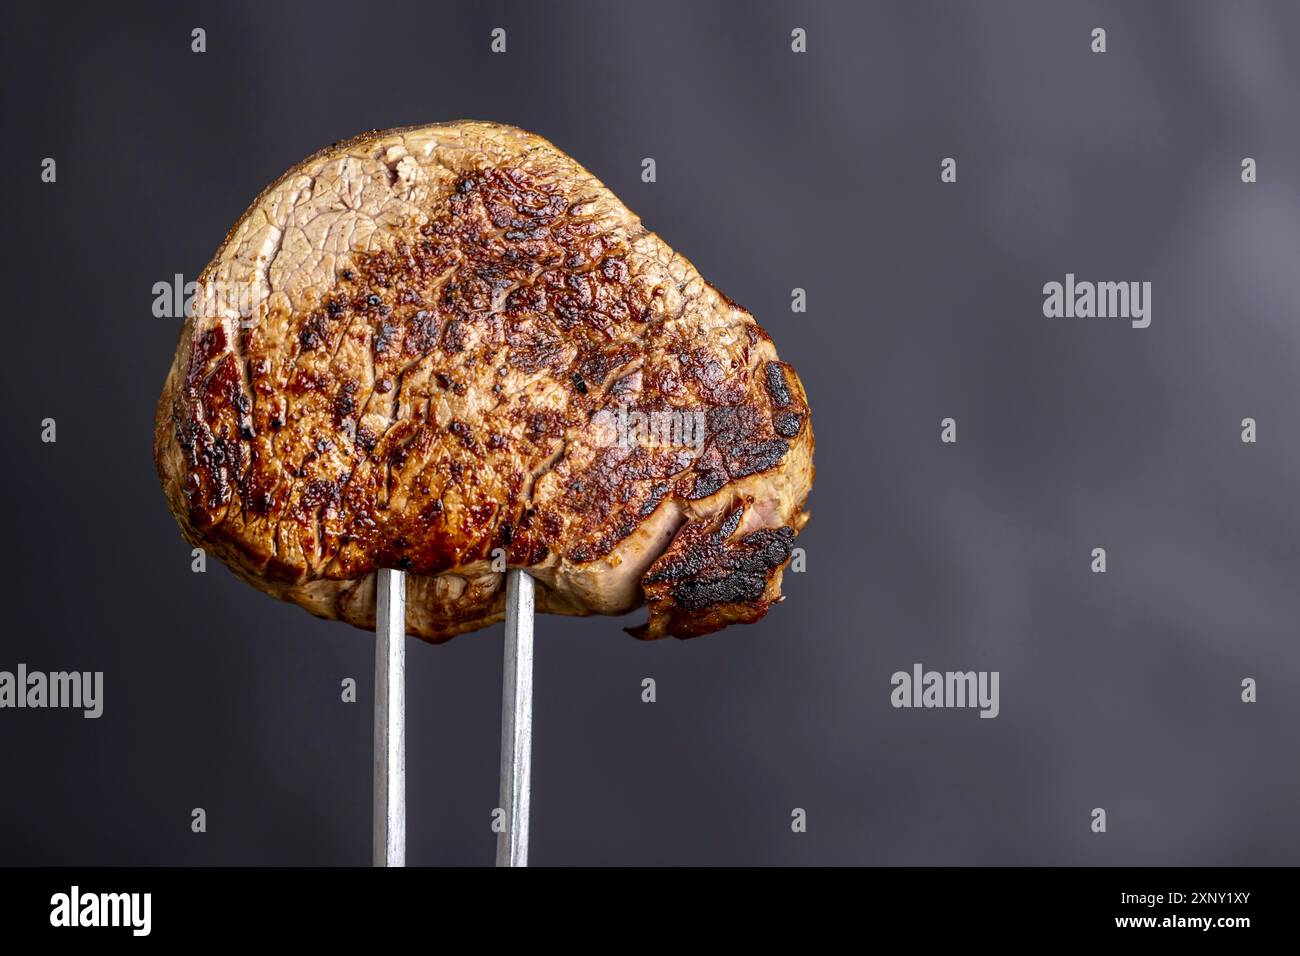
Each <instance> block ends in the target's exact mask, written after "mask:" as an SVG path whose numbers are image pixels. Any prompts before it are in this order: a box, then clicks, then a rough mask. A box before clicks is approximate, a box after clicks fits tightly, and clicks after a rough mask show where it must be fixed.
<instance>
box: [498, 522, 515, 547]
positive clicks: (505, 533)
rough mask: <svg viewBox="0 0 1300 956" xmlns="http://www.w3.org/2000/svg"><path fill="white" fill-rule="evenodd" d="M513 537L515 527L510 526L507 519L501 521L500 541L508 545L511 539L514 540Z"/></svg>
mask: <svg viewBox="0 0 1300 956" xmlns="http://www.w3.org/2000/svg"><path fill="white" fill-rule="evenodd" d="M514 539H515V529H514V528H513V527H512V526H511V524H510V522H509V521H506V522H503V523H502V525H501V541H502V542H503V543H504V544H506V545H509V544H510V543H511V542H512V541H514Z"/></svg>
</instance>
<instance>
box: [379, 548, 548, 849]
mask: <svg viewBox="0 0 1300 956" xmlns="http://www.w3.org/2000/svg"><path fill="white" fill-rule="evenodd" d="M375 588H376V594H375V605H376V607H375V754H374V758H375V788H374V813H375V817H374V819H375V825H374V852H373V856H372V862H373V864H374V865H375V866H406V576H405V575H404V574H403V573H402V572H401V571H393V570H389V569H382V570H380V571H379V573H378V575H377V576H376V580H375ZM532 758H533V579H532V578H531V577H529V576H528V574H527V573H526V572H524V571H520V570H517V569H512V570H509V571H507V572H506V642H505V667H504V674H503V677H502V682H501V810H502V811H503V812H504V814H505V819H504V820H503V821H502V822H503V823H504V825H505V826H504V829H503V830H502V831H501V832H500V833H499V834H498V835H497V866H527V865H528V795H529V790H530V787H531V781H532Z"/></svg>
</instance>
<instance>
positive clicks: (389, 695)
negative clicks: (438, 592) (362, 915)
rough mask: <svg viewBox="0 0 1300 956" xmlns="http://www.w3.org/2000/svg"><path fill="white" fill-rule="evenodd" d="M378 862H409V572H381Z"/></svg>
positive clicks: (376, 760) (377, 670)
mask: <svg viewBox="0 0 1300 956" xmlns="http://www.w3.org/2000/svg"><path fill="white" fill-rule="evenodd" d="M375 592H376V593H375V751H374V770H375V777H374V842H373V849H372V854H371V862H372V863H373V865H375V866H406V576H405V575H404V574H403V573H402V572H401V571H392V570H388V569H386V568H385V569H381V570H380V571H379V572H378V574H376V576H375Z"/></svg>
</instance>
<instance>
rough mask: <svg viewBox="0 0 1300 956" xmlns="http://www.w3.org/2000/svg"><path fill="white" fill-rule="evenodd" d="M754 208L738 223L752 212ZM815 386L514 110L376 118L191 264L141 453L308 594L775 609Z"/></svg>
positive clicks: (702, 625) (670, 626)
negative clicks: (392, 584) (189, 289)
mask: <svg viewBox="0 0 1300 956" xmlns="http://www.w3.org/2000/svg"><path fill="white" fill-rule="evenodd" d="M742 232H743V230H742ZM812 450H813V437H812V427H811V424H810V422H809V417H808V405H807V401H806V398H805V395H804V390H803V386H802V384H801V383H800V382H799V379H798V377H797V376H796V375H795V373H794V370H793V369H791V368H790V367H789V366H788V365H785V364H783V363H782V362H781V361H780V360H779V359H778V358H777V354H776V350H775V348H773V346H772V342H771V339H770V338H769V337H768V335H767V334H766V333H765V332H764V331H763V330H762V329H761V328H759V327H758V325H757V324H756V323H755V322H754V320H753V318H752V317H751V316H750V315H749V313H747V312H746V311H745V310H743V309H742V308H740V307H739V306H738V305H736V304H735V303H733V302H732V301H731V300H729V299H728V298H726V296H724V295H722V294H721V293H719V292H718V291H717V290H715V289H714V288H713V287H712V286H710V285H709V284H708V283H707V282H705V281H704V280H703V279H702V278H701V277H700V275H699V273H697V272H696V271H695V268H694V267H693V266H692V265H691V264H690V263H689V262H687V261H686V259H684V258H683V257H682V256H680V255H678V254H676V253H674V252H673V251H672V250H671V249H669V248H668V247H667V246H666V245H665V244H664V243H663V242H662V241H661V240H660V239H659V238H658V237H657V236H655V235H654V234H653V233H650V232H648V231H647V230H646V229H645V227H644V226H642V224H641V222H640V220H639V219H637V217H636V216H635V215H633V214H632V213H631V212H630V211H628V210H627V209H626V208H625V207H624V206H623V205H622V203H620V202H619V201H618V199H616V198H615V197H614V196H613V195H612V194H611V193H610V192H609V190H607V189H606V188H605V187H604V186H603V185H601V183H600V182H598V181H597V180H596V179H595V178H594V177H593V176H592V175H591V174H590V173H588V172H587V171H586V170H585V169H583V168H582V167H581V166H579V165H578V164H577V163H576V162H574V161H573V160H572V159H570V158H569V157H568V156H566V155H564V154H563V153H561V152H560V151H559V150H557V149H556V148H555V147H554V146H552V145H551V144H550V143H548V142H546V141H545V140H543V139H541V138H539V137H537V136H533V135H531V134H529V133H526V132H523V131H522V130H518V129H514V128H511V127H507V126H499V125H495V124H491V123H478V122H460V123H448V124H443V125H436V126H424V127H413V128H407V129H399V130H389V131H385V132H374V133H367V134H364V135H362V136H359V137H357V138H356V139H353V140H351V141H349V142H346V143H342V144H339V145H337V146H334V147H331V148H329V149H326V150H323V151H322V152H320V153H317V154H316V155H314V156H312V157H310V158H309V159H307V160H305V161H304V162H302V163H300V164H299V165H298V166H296V167H294V168H293V169H292V170H290V171H289V172H288V173H286V174H285V175H284V176H283V177H281V178H280V179H279V180H278V181H277V182H276V183H274V184H273V185H272V186H271V187H269V188H268V189H267V190H266V191H265V192H263V193H262V195H261V196H259V197H258V198H257V199H256V200H255V201H254V203H253V205H252V206H251V207H249V209H248V211H247V212H245V213H244V215H243V216H242V217H240V219H239V221H238V222H237V223H236V224H235V227H234V228H233V229H232V230H231V232H230V234H229V235H228V236H227V238H226V241H225V242H224V243H223V244H222V246H221V248H219V249H218V250H217V253H216V256H215V258H214V259H213V260H212V262H211V263H210V264H209V265H208V267H207V268H206V269H205V270H204V271H203V273H202V275H201V276H200V277H199V292H198V295H197V296H196V298H195V306H194V315H193V316H191V317H190V318H188V319H187V321H186V323H185V326H184V329H183V330H182V332H181V336H180V344H179V346H178V348H177V350H176V357H175V360H174V362H173V364H172V367H171V371H170V374H169V375H168V376H167V381H166V384H165V385H164V387H163V393H162V398H161V399H160V400H159V403H158V413H157V419H156V423H155V433H154V457H155V461H156V463H157V467H158V474H159V476H160V477H161V479H162V484H163V489H164V491H165V492H166V495H167V501H168V504H169V505H170V507H171V510H172V513H173V514H174V515H175V516H176V519H177V521H178V522H179V523H180V526H181V530H182V532H183V533H184V535H185V537H186V538H187V539H188V540H189V541H191V542H192V543H193V544H195V545H198V546H201V547H204V548H207V549H209V550H210V551H212V552H213V553H215V554H217V555H218V556H219V557H220V558H221V559H222V560H224V561H225V562H226V563H227V564H228V565H230V567H231V568H232V569H234V571H235V572H236V573H237V574H239V575H240V576H241V577H243V578H244V579H246V580H247V581H249V582H251V583H252V584H253V585H255V586H256V587H258V588H260V589H261V590H263V591H265V592H267V593H268V594H272V595H274V596H276V597H279V598H282V599H284V600H289V601H293V602H294V603H296V604H299V605H301V606H302V607H305V608H306V609H308V610H309V611H311V612H313V613H314V614H318V615H320V616H321V617H327V618H339V619H342V620H346V621H349V622H351V623H353V624H356V625H358V626H361V627H373V625H374V615H375V601H374V577H375V570H376V569H377V568H384V567H387V568H399V569H402V570H405V571H407V572H409V575H408V579H407V581H408V583H407V588H408V600H407V628H408V630H409V632H410V633H412V634H417V635H419V636H420V637H423V638H426V639H429V640H433V641H440V640H445V639H447V638H449V637H452V636H453V635H456V634H460V633H463V632H465V631H471V630H474V629H476V628H480V627H484V626H486V625H488V624H491V623H493V622H495V621H498V620H500V619H501V618H502V616H503V609H504V586H503V582H504V574H502V573H500V572H501V570H502V569H503V568H504V567H505V566H510V567H524V568H528V569H529V571H530V573H531V574H532V575H533V576H534V577H535V578H536V579H537V581H538V582H539V586H538V589H537V606H538V609H539V610H542V611H547V612H551V613H559V614H590V613H601V614H621V613H623V612H625V611H628V610H630V609H632V608H634V607H636V606H638V605H640V604H642V603H648V604H649V611H650V618H649V622H648V623H647V624H646V625H644V626H642V627H640V628H637V629H635V631H634V633H636V634H637V635H638V636H642V637H647V638H656V637H661V636H664V635H666V634H673V635H676V636H678V637H689V636H694V635H696V634H703V633H707V632H709V631H714V630H718V629H719V628H722V627H725V626H726V625H727V624H730V623H733V622H738V621H741V622H750V621H755V620H757V619H758V618H760V617H762V616H763V615H764V614H765V613H766V612H767V609H768V606H769V605H770V604H772V603H773V602H774V601H777V600H779V599H780V587H781V572H782V569H783V567H784V565H785V563H786V562H787V560H788V559H789V556H790V552H791V547H792V542H793V541H794V537H795V534H796V533H797V532H798V531H799V529H800V528H801V527H802V526H803V523H804V521H805V520H806V515H805V514H804V513H803V511H802V508H803V504H804V500H805V499H806V497H807V495H808V491H809V489H810V487H811V484H812V477H813V468H812Z"/></svg>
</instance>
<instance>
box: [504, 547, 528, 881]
mask: <svg viewBox="0 0 1300 956" xmlns="http://www.w3.org/2000/svg"><path fill="white" fill-rule="evenodd" d="M532 764H533V579H532V578H531V577H529V576H528V573H527V572H526V571H520V570H518V569H511V570H509V571H507V572H506V643H505V655H504V674H503V677H502V681H501V798H500V799H501V809H502V810H503V811H505V820H504V821H503V822H504V823H505V829H503V830H502V831H501V832H500V833H498V834H497V866H527V865H528V798H529V793H530V791H531V787H532Z"/></svg>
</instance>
